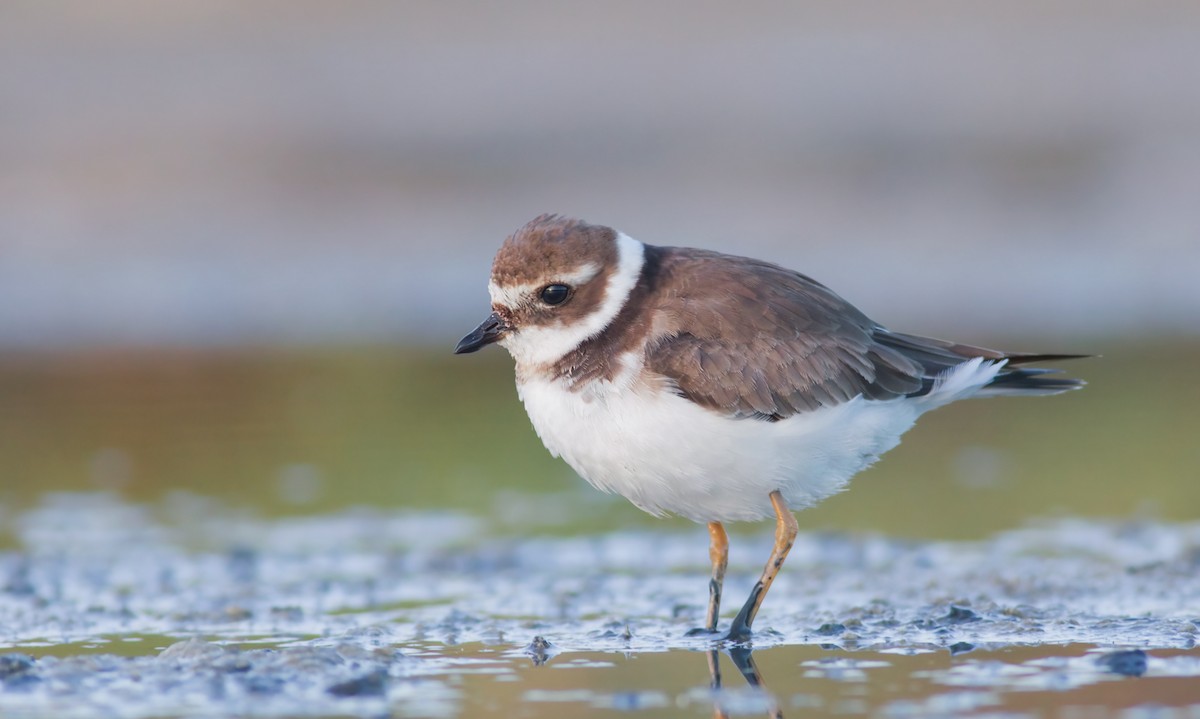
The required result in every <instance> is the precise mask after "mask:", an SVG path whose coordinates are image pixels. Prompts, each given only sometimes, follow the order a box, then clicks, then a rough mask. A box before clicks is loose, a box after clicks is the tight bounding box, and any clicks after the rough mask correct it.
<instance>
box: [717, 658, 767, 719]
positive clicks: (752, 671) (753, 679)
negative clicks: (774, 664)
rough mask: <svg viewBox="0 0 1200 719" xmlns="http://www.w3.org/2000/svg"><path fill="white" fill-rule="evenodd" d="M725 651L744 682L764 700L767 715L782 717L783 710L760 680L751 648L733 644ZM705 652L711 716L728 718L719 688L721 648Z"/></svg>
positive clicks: (722, 718) (721, 718)
mask: <svg viewBox="0 0 1200 719" xmlns="http://www.w3.org/2000/svg"><path fill="white" fill-rule="evenodd" d="M726 653H728V654H729V658H730V659H731V660H733V665H734V666H735V667H737V669H738V671H739V672H741V673H742V677H744V678H745V680H746V683H747V684H749V685H750V686H751V687H752V688H753V689H754V690H755V691H756V692H758V693H759V694H760V696H761V698H762V699H763V700H764V701H765V702H766V713H767V716H769V717H773V719H783V711H782V710H781V709H780V708H779V704H778V703H777V702H776V701H775V698H774V697H773V696H771V693H770V692H768V691H767V687H766V685H765V684H763V681H762V675H761V674H759V673H758V665H756V664H755V663H754V655H753V650H751V649H750V648H749V647H743V646H734V647H730V648H729V649H727V650H726ZM707 654H708V675H709V680H710V686H711V687H712V689H713V716H714V717H716V718H717V719H728V717H729V712H727V711H726V707H725V701H724V700H725V696H724V695H723V692H722V689H721V650H720V649H717V648H713V649H709V650H708V652H707ZM739 713H740V712H739Z"/></svg>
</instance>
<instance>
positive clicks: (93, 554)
mask: <svg viewBox="0 0 1200 719" xmlns="http://www.w3.org/2000/svg"><path fill="white" fill-rule="evenodd" d="M13 519H14V524H15V526H16V531H17V534H18V546H19V548H18V549H16V550H12V551H7V552H4V553H3V554H0V687H2V688H0V714H3V715H4V716H94V715H97V714H103V715H106V716H114V717H157V716H176V715H187V716H226V715H230V714H237V715H253V716H293V715H305V716H379V715H382V714H387V713H388V712H392V713H394V714H397V715H400V716H439V717H440V716H490V715H497V716H500V715H503V716H528V717H542V716H545V717H551V716H555V717H557V716H572V715H588V716H591V715H605V714H634V715H644V716H704V715H708V714H712V713H714V711H717V710H719V711H724V712H727V713H728V714H729V715H733V716H740V715H765V714H767V713H768V712H771V711H780V712H782V713H783V714H784V715H789V716H798V715H805V716H807V715H812V714H814V713H816V714H820V715H871V716H889V717H890V716H929V715H954V716H962V715H973V716H974V715H978V716H984V715H993V714H995V713H997V712H999V713H1003V714H1005V715H1011V716H1046V715H1052V714H1058V713H1061V712H1062V711H1066V709H1067V708H1068V707H1075V708H1080V709H1079V711H1086V712H1091V713H1089V714H1088V715H1089V716H1090V715H1092V714H1096V715H1113V716H1196V715H1200V651H1198V650H1196V649H1195V642H1196V637H1197V633H1198V632H1200V629H1198V626H1197V625H1198V624H1200V611H1197V605H1196V601H1197V598H1198V597H1200V572H1198V571H1197V570H1198V569H1200V524H1198V523H1164V522H1126V523H1106V522H1099V521H1089V520H1059V521H1054V522H1047V523H1041V524H1036V525H1031V526H1028V527H1025V528H1022V529H1017V530H1012V531H1008V532H1003V533H999V534H997V535H994V536H992V537H990V538H988V539H986V540H983V541H977V542H961V541H959V542H953V541H897V540H894V539H889V538H887V537H883V536H879V535H863V534H839V533H802V534H801V536H800V537H799V539H798V541H797V544H796V547H795V549H794V550H793V553H792V556H791V557H790V559H789V563H788V565H787V566H786V568H785V571H784V573H783V574H782V575H781V576H780V578H779V580H778V581H777V583H776V585H775V587H774V588H773V589H772V591H771V594H770V595H769V597H768V599H767V601H766V604H765V605H764V609H763V611H762V613H761V614H760V616H759V620H758V622H757V626H756V636H755V639H754V642H753V647H752V648H753V650H754V651H753V652H752V654H751V653H748V652H741V651H738V650H734V651H729V648H728V647H725V648H714V647H712V646H711V645H710V644H709V643H707V642H706V641H704V640H701V639H693V638H687V637H685V633H686V631H687V629H688V628H690V627H693V626H696V625H698V624H699V623H701V621H702V619H703V612H704V604H703V603H704V601H705V599H706V578H707V569H708V568H707V566H706V557H705V551H704V550H705V541H706V537H705V536H703V530H702V529H698V530H695V531H682V532H681V531H675V530H671V531H662V532H651V531H622V532H611V533H605V534H588V535H584V536H576V537H545V536H543V537H528V538H500V537H497V536H495V535H494V533H493V531H492V530H491V529H490V528H489V527H488V526H487V525H486V524H485V523H484V522H483V521H481V520H480V519H478V518H475V517H472V516H470V515H466V514H458V513H448V512H395V511H390V512H385V511H379V510H367V509H354V510H345V511H341V512H336V513H330V514H325V515H319V516H312V517H303V518H295V517H293V518H282V519H262V518H255V517H251V516H247V515H245V514H244V513H240V512H237V511H233V510H229V509H228V508H225V507H222V506H221V505H219V504H218V503H215V502H213V501H212V500H210V499H204V498H200V497H197V496H194V495H187V494H176V495H172V496H171V497H170V498H169V499H168V500H166V501H164V502H162V503H160V504H154V505H134V504H130V503H127V502H125V501H122V500H120V499H119V498H117V497H115V496H114V495H111V494H107V493H86V494H58V495H50V496H48V497H47V498H46V499H45V501H43V502H42V503H41V504H40V505H39V506H37V507H36V508H34V509H32V510H29V511H25V512H21V513H19V514H18V515H17V516H15V517H14V518H13ZM770 541H771V538H770V536H769V534H767V533H762V534H755V535H750V536H746V537H736V538H735V544H734V546H733V554H732V557H731V573H730V578H729V580H728V584H727V587H728V593H727V596H729V597H731V598H735V599H734V604H735V605H736V603H737V602H738V600H740V597H741V595H743V594H744V593H745V592H747V591H748V590H749V586H750V584H751V582H752V581H753V579H754V578H755V575H756V574H757V570H758V564H759V562H760V561H761V558H762V557H765V556H766V554H767V553H768V552H769V548H770ZM730 609H731V610H732V609H736V606H734V607H731V608H730ZM731 614H732V611H727V612H726V618H725V619H726V621H728V617H729V616H730V615H731ZM716 649H723V650H724V651H723V652H716V651H714V650H716ZM747 654H748V656H747ZM713 662H715V663H716V666H717V667H718V671H719V684H720V687H721V688H720V689H714V687H713V685H714V674H713V672H712V668H711V667H712V663H713ZM742 670H744V671H745V672H749V673H750V677H749V678H750V679H751V680H753V682H752V681H748V680H747V677H746V676H744V673H743V671H742ZM754 683H761V686H758V687H756V686H755V684H754ZM1097 707H1100V708H1102V709H1096V708H1097ZM1084 708H1087V709H1086V710H1085V709H1084Z"/></svg>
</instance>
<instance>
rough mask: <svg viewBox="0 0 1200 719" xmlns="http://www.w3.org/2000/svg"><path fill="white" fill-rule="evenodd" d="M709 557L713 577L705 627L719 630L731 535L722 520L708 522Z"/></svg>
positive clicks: (709, 588) (710, 583)
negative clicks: (719, 616)
mask: <svg viewBox="0 0 1200 719" xmlns="http://www.w3.org/2000/svg"><path fill="white" fill-rule="evenodd" d="M708 537H709V544H708V558H709V559H710V560H712V577H711V578H710V579H709V580H708V614H707V615H706V616H705V619H704V628H705V629H707V630H708V631H709V632H715V631H717V616H718V615H719V614H720V613H721V587H722V585H724V583H725V568H726V567H728V566H729V536H728V535H727V534H725V528H724V527H722V526H721V523H720V522H709V523H708Z"/></svg>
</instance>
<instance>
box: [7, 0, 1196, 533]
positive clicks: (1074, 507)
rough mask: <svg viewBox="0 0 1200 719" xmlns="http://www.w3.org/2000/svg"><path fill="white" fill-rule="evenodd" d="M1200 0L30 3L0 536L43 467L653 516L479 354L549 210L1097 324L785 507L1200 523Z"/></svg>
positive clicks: (941, 310)
mask: <svg viewBox="0 0 1200 719" xmlns="http://www.w3.org/2000/svg"><path fill="white" fill-rule="evenodd" d="M1198 73H1200V6H1196V5H1193V4H1188V3H1169V2H1148V3H1138V4H1118V5H1104V4H1096V3H1051V4H1045V3H1035V2H1014V3H1005V4H1002V5H992V6H982V5H974V6H964V5H961V4H956V3H939V2H924V1H923V2H917V3H906V4H905V5H904V6H903V7H900V6H882V7H880V6H876V7H871V8H866V7H851V6H848V5H844V4H840V3H828V4H798V3H782V2H780V3H772V2H753V3H743V4H738V5H737V6H736V7H735V6H732V5H728V4H726V3H715V2H714V3H707V2H701V3H694V2H688V3H665V2H664V3H636V2H618V3H604V4H596V5H586V6H585V5H580V4H571V5H560V4H550V3H535V2H519V3H506V4H489V3H468V2H449V3H445V2H410V3H371V2H363V3H353V4H312V3H304V2H299V3H297V2H289V3H256V4H252V5H247V4H243V3H221V2H205V3H200V2H181V3H171V4H162V3H152V2H128V1H122V2H112V3H105V4H103V5H87V4H78V5H63V4H48V3H40V2H28V3H8V4H6V5H5V6H4V8H3V9H0V96H2V97H4V98H5V100H4V102H3V108H2V113H3V117H4V122H3V129H2V130H0V542H4V541H10V540H11V529H12V526H11V523H12V520H13V518H14V517H16V516H17V514H18V513H19V511H20V510H21V509H22V508H25V507H29V506H31V505H34V504H36V503H37V502H38V501H39V497H41V496H42V495H43V494H44V493H47V492H56V491H78V490H86V491H95V490H101V491H110V492H115V493H118V494H120V495H121V496H124V497H127V498H129V499H130V500H131V501H139V502H141V501H146V502H156V501H158V500H159V499H161V498H162V497H164V496H166V495H167V494H169V493H171V492H175V491H188V492H193V493H197V494H201V495H204V496H208V497H212V498H214V499H217V500H219V501H220V502H221V503H224V504H226V505H228V506H231V507H235V508H238V509H239V510H247V509H248V510H250V511H254V512H259V513H262V514H265V515H276V514H284V513H300V512H303V513H311V512H323V511H331V510H336V509H338V508H342V507H346V506H350V505H358V504H371V505H377V506H381V507H424V508H451V509H458V510H461V511H464V512H469V513H472V514H476V515H479V516H481V517H484V518H487V519H488V520H489V521H490V522H491V523H492V525H493V526H494V528H495V531H497V532H530V531H547V532H568V531H570V532H574V531H584V530H599V529H605V528H613V527H619V526H630V525H637V524H640V523H650V522H654V521H655V520H653V519H651V518H649V517H645V516H644V515H642V514H641V513H640V512H638V511H637V510H635V509H633V508H632V507H630V506H628V505H627V504H625V503H624V502H623V501H617V500H614V499H612V498H606V497H603V496H601V495H599V494H597V493H595V492H593V491H592V490H591V489H590V488H587V487H586V486H585V485H584V484H583V482H582V481H581V480H579V479H578V478H575V477H574V476H573V475H572V473H571V472H570V470H569V469H568V468H567V467H566V466H565V465H563V464H562V463H560V462H558V461H556V460H553V459H551V458H550V457H549V456H548V455H547V454H546V453H545V451H544V450H543V449H542V448H541V446H540V444H539V442H538V441H537V438H536V437H535V436H534V434H533V432H532V429H531V428H530V426H529V424H528V421H527V420H526V419H525V417H524V414H523V411H522V409H521V407H520V405H519V403H518V402H517V399H516V394H515V391H514V388H513V384H512V374H511V365H510V362H509V360H508V358H507V356H505V355H504V353H503V352H502V351H500V350H492V351H489V352H486V353H483V354H481V355H476V356H471V357H453V356H452V355H450V353H449V350H450V348H451V347H452V346H453V343H454V341H455V340H456V339H457V338H458V337H459V336H461V335H462V334H464V333H465V332H466V331H468V330H469V329H471V327H473V326H474V324H475V323H476V322H478V320H480V319H482V317H483V316H484V315H485V314H486V311H487V295H486V290H485V287H486V281H487V270H488V265H489V262H490V258H491V255H492V253H493V252H494V250H495V247H496V246H497V245H498V244H499V242H500V241H501V240H502V239H503V237H504V236H505V235H506V234H507V233H508V232H510V231H512V230H513V229H514V228H516V227H517V226H519V225H520V224H522V223H523V222H524V221H525V220H527V219H529V218H530V217H532V216H533V215H536V214H538V213H540V212H545V211H557V212H563V213H567V214H573V215H578V216H582V217H585V218H587V219H589V220H592V221H595V222H600V223H604V224H611V225H615V226H618V227H620V228H621V229H623V230H625V231H626V232H628V233H630V234H631V235H633V236H635V237H638V238H640V239H642V240H644V241H647V242H651V243H657V244H686V245H696V246H703V247H710V248H715V249H723V250H727V251H734V252H740V253H745V254H751V255H755V256H760V257H764V258H767V259H771V260H774V261H778V262H780V263H782V264H785V265H788V266H791V267H794V268H796V269H799V270H801V271H803V272H806V273H807V274H810V275H812V276H814V277H816V278H818V279H820V280H821V281H823V282H825V283H826V284H829V285H830V286H832V287H833V288H834V289H835V290H837V291H838V292H840V293H841V294H843V295H844V296H846V297H847V298H848V299H850V300H851V301H852V302H854V303H856V304H857V305H859V306H860V307H861V308H862V309H864V310H865V311H866V312H867V313H868V314H870V315H872V316H873V317H874V318H876V319H877V320H879V321H881V322H882V323H884V324H886V325H888V326H891V327H894V328H896V329H899V330H903V331H909V332H916V333H923V334H930V335H934V336H946V337H952V338H954V339H958V340H960V341H965V342H971V343H976V344H982V345H987V346H996V347H1001V348H1005V349H1013V350H1032V351H1048V352H1089V353H1098V354H1102V355H1103V357H1102V358H1098V359H1090V360H1083V361H1078V362H1074V363H1071V364H1070V365H1066V366H1064V369H1066V370H1067V371H1069V372H1070V373H1072V374H1074V375H1076V376H1080V377H1082V378H1085V379H1087V380H1088V381H1089V382H1090V385H1089V386H1088V387H1087V388H1086V389H1085V390H1084V391H1082V392H1077V393H1071V394H1069V395H1065V396H1061V397H1052V398H1036V399H1021V400H990V401H976V402H968V403H963V404H961V405H956V406H954V407H951V408H947V409H944V410H941V411H939V412H936V413H934V414H932V415H930V416H928V417H926V418H924V419H922V421H921V422H920V423H919V425H918V427H917V428H916V429H915V430H914V431H913V432H912V433H911V434H910V435H908V436H907V438H906V440H905V442H904V444H903V445H902V446H901V447H900V448H898V449H897V450H895V451H893V452H892V453H891V454H889V455H888V456H887V457H886V458H885V459H884V461H883V462H881V463H880V465H879V466H877V467H875V468H873V469H871V470H870V471H869V472H867V473H865V474H863V475H862V476H861V477H859V478H858V479H857V480H856V481H855V482H854V484H853V486H854V491H853V492H849V493H846V494H843V495H841V496H838V497H835V498H833V499H832V500H830V501H828V502H827V503H825V504H824V505H823V506H821V507H819V508H817V509H814V510H811V511H809V512H806V513H804V514H803V515H802V516H801V522H802V526H804V527H810V528H837V529H851V530H869V531H881V532H886V533H894V534H899V535H907V536H922V537H981V536H985V535H987V534H988V533H991V532H993V531H996V530H998V529H1002V528H1005V527H1011V526H1014V525H1017V524H1020V523H1022V522H1025V521H1028V520H1029V519H1030V518H1033V517H1041V516H1048V515H1073V514H1081V515H1089V516H1116V517H1130V516H1153V517H1162V518H1167V519H1188V518H1195V517H1196V516H1197V514H1200V481H1198V480H1200V471H1198V470H1200V449H1198V448H1197V446H1198V443H1197V441H1196V435H1197V427H1198V426H1200V425H1198V420H1200V412H1198V410H1197V404H1198V402H1197V400H1200V396H1198V392H1200V390H1198V389H1197V383H1196V381H1195V378H1194V373H1195V368H1196V367H1197V365H1198V364H1200V319H1198V318H1200V289H1197V286H1196V280H1195V277H1196V271H1197V269H1198V268H1200V203H1197V202H1196V201H1195V191H1196V188H1197V187H1200V94H1197V93H1196V92H1194V89H1193V88H1194V83H1195V78H1196V77H1197V75H1198Z"/></svg>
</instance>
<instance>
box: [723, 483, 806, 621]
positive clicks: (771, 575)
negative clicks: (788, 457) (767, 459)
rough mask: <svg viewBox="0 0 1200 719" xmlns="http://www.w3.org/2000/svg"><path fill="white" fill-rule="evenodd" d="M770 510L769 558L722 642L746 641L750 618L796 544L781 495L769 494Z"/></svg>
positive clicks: (793, 520)
mask: <svg viewBox="0 0 1200 719" xmlns="http://www.w3.org/2000/svg"><path fill="white" fill-rule="evenodd" d="M771 506H772V507H774V508H775V548H774V549H773V550H771V558H770V559H768V560H767V566H766V567H765V568H764V569H763V573H762V576H761V577H760V578H759V580H758V582H756V583H755V585H754V589H752V590H750V597H749V598H748V599H746V603H745V604H743V605H742V610H741V611H740V612H738V614H737V616H736V617H734V619H733V624H732V625H731V626H730V627H729V634H728V635H726V637H725V638H726V639H728V640H730V641H734V642H744V641H746V640H748V639H749V638H750V625H751V624H753V623H754V616H755V615H756V614H758V608H759V607H761V606H762V603H763V599H765V598H766V596H767V590H769V589H770V588H771V584H772V583H773V582H774V581H775V577H776V576H778V575H779V568H780V567H782V566H783V560H784V559H786V558H787V555H788V552H790V551H791V549H792V544H794V543H795V541H796V533H797V532H799V531H800V528H799V527H798V526H797V525H796V518H795V517H794V516H792V512H791V510H790V509H788V507H787V505H786V504H784V502H783V495H782V494H780V493H779V490H775V491H774V492H771Z"/></svg>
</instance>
